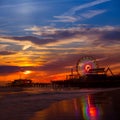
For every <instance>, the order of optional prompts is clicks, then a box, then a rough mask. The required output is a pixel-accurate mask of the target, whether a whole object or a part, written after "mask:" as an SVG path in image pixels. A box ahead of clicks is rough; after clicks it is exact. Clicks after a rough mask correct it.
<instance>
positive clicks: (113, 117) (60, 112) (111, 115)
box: [30, 91, 120, 120]
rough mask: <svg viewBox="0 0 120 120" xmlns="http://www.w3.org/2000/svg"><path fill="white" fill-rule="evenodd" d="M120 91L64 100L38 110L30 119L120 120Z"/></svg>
mask: <svg viewBox="0 0 120 120" xmlns="http://www.w3.org/2000/svg"><path fill="white" fill-rule="evenodd" d="M119 92H120V91H119ZM119 92H116V91H111V92H101V93H96V94H92V95H85V96H83V97H80V98H74V99H70V100H63V101H61V102H57V103H54V104H52V105H51V106H50V107H49V108H47V109H45V110H42V111H39V112H36V113H35V114H34V116H33V117H32V118H31V119H30V120H120V116H119V114H120V112H119V110H120V105H119V101H120V94H119Z"/></svg>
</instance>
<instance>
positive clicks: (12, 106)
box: [0, 88, 120, 120]
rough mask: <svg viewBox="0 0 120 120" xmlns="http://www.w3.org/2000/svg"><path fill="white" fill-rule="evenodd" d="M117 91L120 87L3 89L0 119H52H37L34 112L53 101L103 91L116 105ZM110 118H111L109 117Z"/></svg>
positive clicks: (45, 107)
mask: <svg viewBox="0 0 120 120" xmlns="http://www.w3.org/2000/svg"><path fill="white" fill-rule="evenodd" d="M119 91H120V88H116V89H115V88H111V89H81V90H73V89H66V90H63V89H61V90H53V89H50V88H49V89H41V88H29V89H24V90H23V91H14V92H12V91H10V92H7V91H5V92H4V90H3V91H2V92H0V93H1V95H0V108H1V109H0V120H52V119H53V118H50V117H49V119H48V118H44V119H37V118H38V117H36V114H38V112H41V111H44V110H47V109H49V108H50V106H51V105H53V104H54V103H55V104H56V103H58V102H60V101H63V100H71V99H74V98H79V99H81V98H82V97H86V96H89V95H95V94H99V93H103V94H105V95H106V94H108V93H109V95H108V96H107V95H106V97H105V98H106V99H107V97H111V98H110V99H111V100H110V102H115V103H112V104H113V105H114V104H115V105H117V104H119V100H120V96H119ZM112 98H114V99H115V100H116V101H112ZM95 99H96V98H95ZM97 99H101V97H98V98H97ZM81 103H82V101H81ZM104 104H106V103H104ZM78 107H80V106H78ZM119 107H120V106H119ZM117 110H118V108H117ZM79 114H81V113H79ZM54 120H58V119H57V118H56V119H55V118H54ZM60 120H64V118H61V119H60ZM71 120H72V119H71ZM73 120H74V118H73ZM81 120H82V118H81ZM83 120H84V119H83ZM110 120H113V119H112V118H111V119H110ZM114 120H115V119H114ZM116 120H117V119H116Z"/></svg>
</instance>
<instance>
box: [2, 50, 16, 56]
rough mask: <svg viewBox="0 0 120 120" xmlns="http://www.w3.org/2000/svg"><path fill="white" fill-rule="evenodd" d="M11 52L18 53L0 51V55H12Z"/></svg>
mask: <svg viewBox="0 0 120 120" xmlns="http://www.w3.org/2000/svg"><path fill="white" fill-rule="evenodd" d="M11 54H16V53H15V52H12V51H0V55H11Z"/></svg>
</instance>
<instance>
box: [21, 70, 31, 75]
mask: <svg viewBox="0 0 120 120" xmlns="http://www.w3.org/2000/svg"><path fill="white" fill-rule="evenodd" d="M30 73H31V71H30V70H26V71H24V72H23V74H25V75H27V74H30Z"/></svg>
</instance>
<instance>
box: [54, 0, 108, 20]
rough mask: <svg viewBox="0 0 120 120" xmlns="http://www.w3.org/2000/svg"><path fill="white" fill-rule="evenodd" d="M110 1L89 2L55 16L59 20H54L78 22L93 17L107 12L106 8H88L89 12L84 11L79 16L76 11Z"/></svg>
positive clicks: (97, 0)
mask: <svg viewBox="0 0 120 120" xmlns="http://www.w3.org/2000/svg"><path fill="white" fill-rule="evenodd" d="M109 1H110V0H96V1H93V2H89V3H86V4H83V5H79V6H76V7H73V8H72V9H70V10H68V11H67V12H65V13H63V14H62V15H60V16H54V18H57V20H54V22H76V21H78V20H83V19H89V18H92V17H94V16H96V15H99V14H102V13H104V12H106V10H87V12H88V13H87V12H84V11H83V13H81V14H79V16H78V15H76V12H79V11H80V10H83V9H87V8H89V7H93V6H96V5H99V4H102V3H105V2H109Z"/></svg>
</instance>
